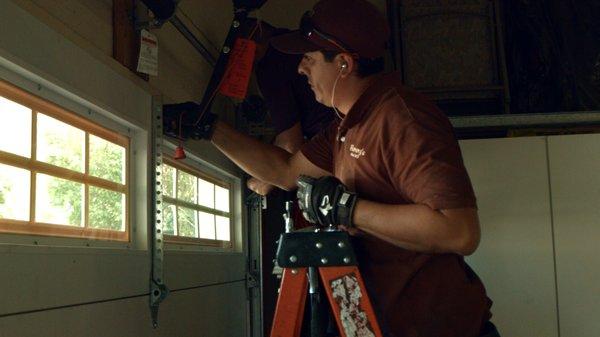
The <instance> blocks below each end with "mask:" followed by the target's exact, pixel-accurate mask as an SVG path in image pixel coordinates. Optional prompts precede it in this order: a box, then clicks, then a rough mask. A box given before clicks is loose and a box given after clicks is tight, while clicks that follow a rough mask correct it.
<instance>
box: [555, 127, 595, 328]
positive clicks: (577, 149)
mask: <svg viewBox="0 0 600 337" xmlns="http://www.w3.org/2000/svg"><path fill="white" fill-rule="evenodd" d="M548 150H549V151H548V154H549V159H550V178H551V186H552V206H553V207H552V208H553V214H554V238H555V242H556V271H557V283H558V308H559V313H560V317H559V319H560V332H561V334H560V335H561V337H597V336H599V335H600V319H599V315H600V243H599V241H600V135H599V134H592V135H574V136H553V137H549V138H548Z"/></svg>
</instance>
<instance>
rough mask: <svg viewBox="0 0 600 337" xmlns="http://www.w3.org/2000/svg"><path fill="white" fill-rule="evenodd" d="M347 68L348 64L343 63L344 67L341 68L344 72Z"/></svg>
mask: <svg viewBox="0 0 600 337" xmlns="http://www.w3.org/2000/svg"><path fill="white" fill-rule="evenodd" d="M346 68H348V63H345V62H344V63H342V65H341V66H340V69H341V70H344V69H346Z"/></svg>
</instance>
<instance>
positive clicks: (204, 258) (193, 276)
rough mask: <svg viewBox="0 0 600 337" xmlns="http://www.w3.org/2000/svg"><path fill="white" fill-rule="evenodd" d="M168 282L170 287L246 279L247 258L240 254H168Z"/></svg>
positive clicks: (166, 261)
mask: <svg viewBox="0 0 600 337" xmlns="http://www.w3.org/2000/svg"><path fill="white" fill-rule="evenodd" d="M164 270H165V282H166V284H167V286H168V287H169V288H170V289H182V288H189V287H196V286H199V285H210V284H215V283H223V282H231V281H239V280H244V279H245V277H246V274H245V270H246V259H245V257H244V255H243V254H241V253H230V254H219V253H204V254H198V253H195V254H194V253H192V254H186V253H178V252H173V251H167V252H166V253H165V263H164Z"/></svg>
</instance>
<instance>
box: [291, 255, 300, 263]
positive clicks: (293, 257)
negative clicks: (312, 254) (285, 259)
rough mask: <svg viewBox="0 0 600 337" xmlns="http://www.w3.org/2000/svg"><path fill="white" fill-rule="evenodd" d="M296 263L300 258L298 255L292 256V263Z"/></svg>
mask: <svg viewBox="0 0 600 337" xmlns="http://www.w3.org/2000/svg"><path fill="white" fill-rule="evenodd" d="M296 261H298V258H297V257H296V255H292V256H290V262H296Z"/></svg>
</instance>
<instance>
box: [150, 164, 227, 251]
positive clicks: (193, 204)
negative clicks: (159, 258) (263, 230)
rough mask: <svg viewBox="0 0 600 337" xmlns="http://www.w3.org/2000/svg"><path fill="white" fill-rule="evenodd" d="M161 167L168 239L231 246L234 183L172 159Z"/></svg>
mask: <svg viewBox="0 0 600 337" xmlns="http://www.w3.org/2000/svg"><path fill="white" fill-rule="evenodd" d="M162 171H163V172H162V177H163V181H162V184H163V189H162V193H163V223H164V226H163V232H164V234H165V235H167V238H166V240H167V241H168V242H177V243H197V244H203V245H210V246H218V247H223V248H229V247H231V242H232V240H231V226H232V218H231V213H230V209H231V203H232V194H231V185H230V184H228V183H227V182H224V181H221V180H218V179H216V178H214V177H211V176H209V175H207V174H205V173H202V172H200V171H198V170H195V169H193V168H191V167H189V166H187V165H184V164H181V163H179V162H174V161H171V160H165V163H164V164H163V165H162Z"/></svg>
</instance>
